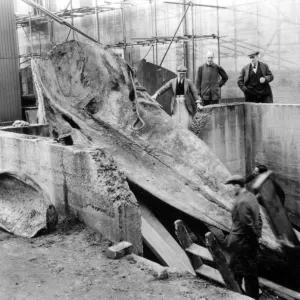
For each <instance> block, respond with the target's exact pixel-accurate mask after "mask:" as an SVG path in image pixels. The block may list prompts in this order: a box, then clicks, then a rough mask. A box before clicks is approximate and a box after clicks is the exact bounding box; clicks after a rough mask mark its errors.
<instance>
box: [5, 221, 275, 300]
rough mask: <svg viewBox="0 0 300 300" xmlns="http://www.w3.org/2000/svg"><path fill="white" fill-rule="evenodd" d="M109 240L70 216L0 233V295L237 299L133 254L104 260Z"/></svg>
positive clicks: (7, 297) (49, 299)
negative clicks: (27, 232)
mask: <svg viewBox="0 0 300 300" xmlns="http://www.w3.org/2000/svg"><path fill="white" fill-rule="evenodd" d="M110 245H111V243H110V242H109V241H107V240H105V239H103V238H102V237H101V236H100V235H98V234H96V233H94V232H92V231H91V230H90V229H89V228H87V227H86V226H85V225H84V224H82V223H80V222H78V221H76V220H70V219H66V220H64V221H62V222H61V223H60V225H59V227H58V230H57V231H56V232H54V233H52V234H48V235H44V236H39V237H36V238H34V239H25V238H20V237H15V236H12V235H10V234H7V233H0V265H1V273H0V299H2V300H11V299H15V300H19V299H20V300H21V299H43V300H53V299H72V300H77V299H78V300H79V299H80V300H82V299H89V300H93V299H101V300H105V299H114V300H115V299H119V300H122V299H139V300H140V299H178V300H179V299H180V300H182V299H197V300H199V299H202V300H204V299H209V300H214V299H228V300H229V299H230V300H234V299H242V298H243V297H242V296H240V295H237V294H233V293H231V292H229V291H227V290H225V289H222V288H219V287H216V286H215V285H213V284H212V283H210V282H208V281H205V280H203V279H200V278H194V277H192V276H189V275H182V274H179V273H176V272H170V273H169V274H168V275H166V271H164V272H161V273H160V274H157V272H156V271H153V268H152V267H151V266H150V265H147V264H145V263H143V261H142V260H140V259H139V257H137V256H133V255H129V256H127V257H126V258H123V259H120V260H111V259H108V258H107V257H106V256H105V250H106V249H107V247H108V246H110ZM245 299H246V298H245ZM261 299H272V298H270V297H269V296H268V297H267V298H266V297H264V298H261ZM274 299H275V298H274Z"/></svg>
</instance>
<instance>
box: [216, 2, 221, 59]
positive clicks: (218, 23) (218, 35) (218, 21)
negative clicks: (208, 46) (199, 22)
mask: <svg viewBox="0 0 300 300" xmlns="http://www.w3.org/2000/svg"><path fill="white" fill-rule="evenodd" d="M217 39H218V64H220V61H221V59H220V20H219V0H217Z"/></svg>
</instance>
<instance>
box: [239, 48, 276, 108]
mask: <svg viewBox="0 0 300 300" xmlns="http://www.w3.org/2000/svg"><path fill="white" fill-rule="evenodd" d="M258 54H259V52H254V53H251V54H249V55H248V56H249V58H250V59H251V62H250V63H249V64H248V65H246V66H245V67H244V68H242V71H241V73H240V76H239V79H238V82H237V84H238V86H239V88H240V89H241V90H242V91H243V92H244V94H245V100H246V102H255V103H273V94H272V90H271V87H270V84H269V82H271V81H272V80H273V79H274V76H273V74H272V72H271V71H270V69H269V67H268V65H267V64H265V63H262V62H261V61H259V60H258Z"/></svg>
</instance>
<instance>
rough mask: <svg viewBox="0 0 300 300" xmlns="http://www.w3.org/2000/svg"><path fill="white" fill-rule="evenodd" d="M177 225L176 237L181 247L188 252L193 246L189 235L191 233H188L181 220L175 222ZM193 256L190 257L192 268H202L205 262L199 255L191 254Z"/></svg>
mask: <svg viewBox="0 0 300 300" xmlns="http://www.w3.org/2000/svg"><path fill="white" fill-rule="evenodd" d="M174 224H175V233H176V236H177V238H178V241H179V243H180V244H181V247H182V248H183V249H184V250H186V249H188V248H189V247H190V246H192V245H193V242H192V239H191V237H190V235H189V233H188V232H187V230H186V228H185V226H184V224H183V222H182V221H181V220H177V221H175V222H174ZM190 254H191V255H189V257H190V259H191V262H192V266H193V267H194V269H198V268H199V267H200V266H202V265H203V262H202V260H201V258H200V256H198V255H193V253H190Z"/></svg>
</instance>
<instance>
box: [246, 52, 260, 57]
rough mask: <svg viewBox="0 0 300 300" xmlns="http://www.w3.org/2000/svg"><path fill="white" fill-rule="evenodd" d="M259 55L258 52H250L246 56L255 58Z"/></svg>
mask: <svg viewBox="0 0 300 300" xmlns="http://www.w3.org/2000/svg"><path fill="white" fill-rule="evenodd" d="M258 54H259V51H255V52H252V53H250V54H247V56H249V57H251V56H256V55H258Z"/></svg>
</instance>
